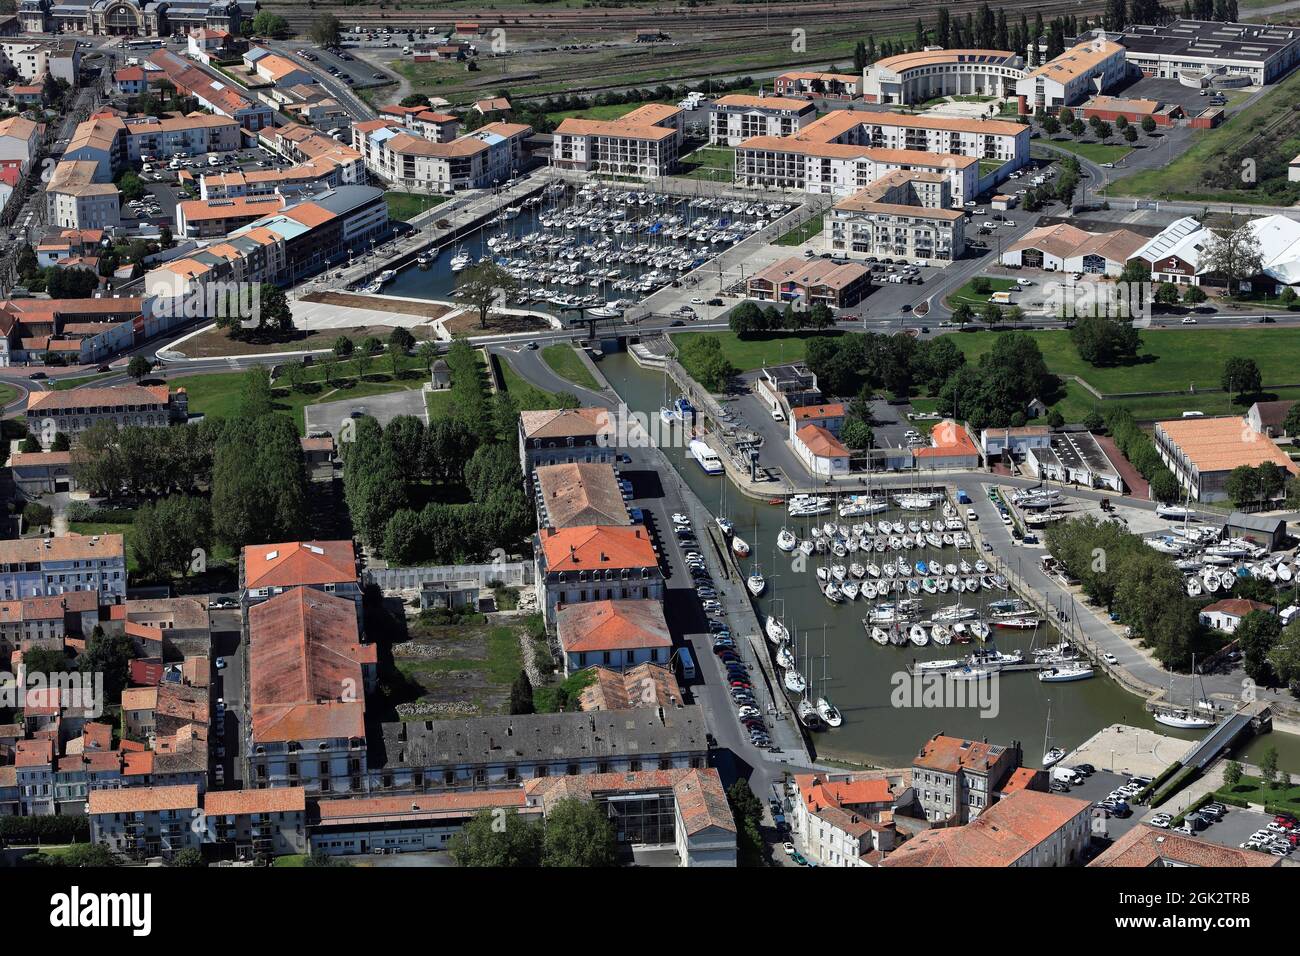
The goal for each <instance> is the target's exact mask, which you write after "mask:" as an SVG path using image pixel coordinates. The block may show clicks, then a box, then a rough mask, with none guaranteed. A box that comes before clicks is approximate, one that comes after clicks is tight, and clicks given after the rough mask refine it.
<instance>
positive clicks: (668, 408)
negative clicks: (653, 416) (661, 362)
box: [659, 367, 682, 425]
mask: <svg viewBox="0 0 1300 956" xmlns="http://www.w3.org/2000/svg"><path fill="white" fill-rule="evenodd" d="M659 420H660V421H661V422H663V423H664V424H665V425H672V423H673V422H679V421H681V420H682V416H681V414H680V413H679V412H678V411H677V406H675V405H672V404H670V403H669V401H668V369H667V368H666V367H665V368H664V403H663V404H662V405H660V406H659Z"/></svg>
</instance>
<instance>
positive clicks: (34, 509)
mask: <svg viewBox="0 0 1300 956" xmlns="http://www.w3.org/2000/svg"><path fill="white" fill-rule="evenodd" d="M53 523H54V509H53V508H51V507H49V506H48V505H43V504H41V503H40V502H39V501H29V502H27V504H25V505H23V525H24V526H25V527H26V528H27V529H28V530H32V529H35V528H48V527H49V526H50V525H51V524H53Z"/></svg>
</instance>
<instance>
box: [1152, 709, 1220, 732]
mask: <svg viewBox="0 0 1300 956" xmlns="http://www.w3.org/2000/svg"><path fill="white" fill-rule="evenodd" d="M1155 721H1156V723H1157V724H1164V725H1165V726H1166V727H1177V728H1178V729H1179V730H1202V729H1204V728H1206V727H1213V726H1214V723H1215V722H1214V721H1213V720H1211V719H1210V718H1209V717H1202V716H1201V715H1200V714H1193V713H1190V712H1189V711H1186V710H1172V711H1162V712H1158V713H1156V715H1155Z"/></svg>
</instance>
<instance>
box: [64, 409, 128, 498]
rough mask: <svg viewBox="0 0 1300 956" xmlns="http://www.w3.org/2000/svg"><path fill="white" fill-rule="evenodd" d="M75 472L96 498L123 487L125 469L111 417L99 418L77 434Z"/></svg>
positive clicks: (77, 478) (78, 481) (78, 479)
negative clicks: (109, 418) (108, 418)
mask: <svg viewBox="0 0 1300 956" xmlns="http://www.w3.org/2000/svg"><path fill="white" fill-rule="evenodd" d="M72 475H73V477H74V478H76V480H77V484H78V485H80V486H81V487H82V488H85V489H86V490H87V491H89V492H90V494H91V495H92V496H94V497H96V498H111V497H113V496H114V495H116V494H118V492H120V491H121V488H122V480H123V478H124V477H125V469H124V468H123V463H122V457H121V455H120V453H119V452H118V450H117V426H116V425H115V424H113V422H112V421H109V420H107V419H103V420H101V421H97V422H95V423H94V424H93V425H91V426H90V427H89V428H87V429H86V430H85V431H83V432H82V433H81V435H80V436H79V437H78V439H77V446H76V447H75V448H74V449H73V450H72Z"/></svg>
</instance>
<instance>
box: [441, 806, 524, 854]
mask: <svg viewBox="0 0 1300 956" xmlns="http://www.w3.org/2000/svg"><path fill="white" fill-rule="evenodd" d="M448 849H449V851H450V852H451V858H452V859H453V860H455V861H456V864H457V865H458V866H473V867H496V868H501V867H530V866H537V865H538V864H539V863H540V862H541V858H542V826H540V825H538V824H535V823H531V822H529V821H528V820H525V819H524V818H523V817H521V816H520V815H519V814H518V813H517V812H516V811H514V810H496V811H494V810H490V809H488V810H480V811H479V812H478V813H476V814H474V816H472V817H471V818H470V820H469V822H468V823H466V824H465V826H464V827H462V828H461V831H460V832H459V833H457V834H456V835H455V836H454V837H452V839H451V842H450V844H449V846H448Z"/></svg>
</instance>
